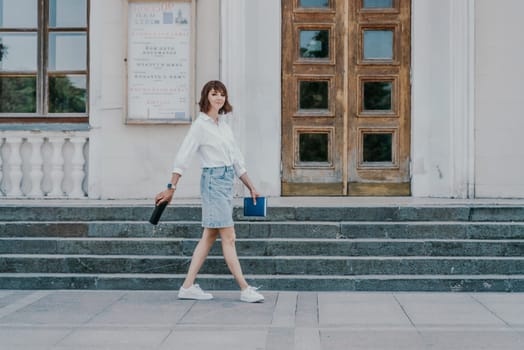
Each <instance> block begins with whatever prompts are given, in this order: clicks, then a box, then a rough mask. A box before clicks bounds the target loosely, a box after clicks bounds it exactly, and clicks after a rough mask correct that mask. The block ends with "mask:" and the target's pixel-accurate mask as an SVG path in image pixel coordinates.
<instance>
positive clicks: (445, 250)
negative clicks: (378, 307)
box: [0, 238, 524, 257]
mask: <svg viewBox="0 0 524 350" xmlns="http://www.w3.org/2000/svg"><path fill="white" fill-rule="evenodd" d="M197 243H198V240H197V239H180V238H87V239H84V238H24V239H22V238H1V239H0V254H98V255H104V254H105V255H174V256H191V255H192V254H193V250H194V248H195V246H196V244H197ZM219 243H220V242H217V244H215V245H214V246H213V247H212V248H211V253H210V254H212V255H220V254H221V246H220V244H219ZM236 246H237V251H238V252H239V255H246V256H279V255H285V256H288V255H289V256H301V255H302V256H311V255H313V256H317V255H321V256H505V257H511V256H515V257H518V256H524V240H473V239H467V240H436V239H435V240H432V239H427V240H426V239H277V238H272V239H237V241H236Z"/></svg>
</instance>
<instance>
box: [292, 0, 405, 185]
mask: <svg viewBox="0 0 524 350" xmlns="http://www.w3.org/2000/svg"><path fill="white" fill-rule="evenodd" d="M314 3H317V4H326V6H325V7H324V8H313V7H307V6H306V7H304V8H302V7H301V4H307V5H308V6H309V5H312V4H314ZM382 3H384V4H386V5H388V3H389V5H388V6H390V7H388V8H377V7H376V6H377V2H375V1H371V2H370V1H366V0H352V1H342V0H340V1H339V0H330V1H326V2H315V1H306V2H302V1H301V0H283V2H282V4H283V7H282V193H283V195H346V194H348V195H409V192H410V190H409V188H410V174H409V156H410V154H409V147H410V81H409V74H410V55H411V54H410V40H411V39H410V6H411V4H410V0H391V1H384V2H382ZM365 6H368V8H364V7H365Z"/></svg>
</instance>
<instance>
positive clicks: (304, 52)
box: [300, 30, 329, 58]
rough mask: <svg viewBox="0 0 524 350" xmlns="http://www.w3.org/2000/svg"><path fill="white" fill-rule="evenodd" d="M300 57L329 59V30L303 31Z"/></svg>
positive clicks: (301, 32)
mask: <svg viewBox="0 0 524 350" xmlns="http://www.w3.org/2000/svg"><path fill="white" fill-rule="evenodd" d="M300 57H302V58H329V30H301V31H300Z"/></svg>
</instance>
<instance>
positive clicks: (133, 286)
mask: <svg viewBox="0 0 524 350" xmlns="http://www.w3.org/2000/svg"><path fill="white" fill-rule="evenodd" d="M184 277H185V275H182V274H180V275H178V274H59V273H53V274H31V273H28V274H23V273H14V274H13V273H0V288H1V289H98V290H117V289H127V290H172V291H173V293H174V294H175V295H176V291H177V290H178V288H179V287H180V285H181V284H182V282H183V280H184ZM246 279H247V280H248V283H250V284H251V285H254V286H262V288H263V289H265V290H281V291H286V290H292V291H429V292H437V291H438V292H524V275H511V276H510V275H482V276H475V275H456V276H450V275H417V276H401V275H366V276H339V275H337V276H332V275H329V276H325V275H322V276H318V275H307V276H306V275H281V276H273V275H246ZM197 282H198V283H199V284H200V285H201V286H202V288H204V289H206V290H210V291H212V290H238V286H237V285H236V283H235V281H234V280H233V278H232V277H231V276H225V275H224V276H222V275H205V274H202V275H199V276H198V281H197Z"/></svg>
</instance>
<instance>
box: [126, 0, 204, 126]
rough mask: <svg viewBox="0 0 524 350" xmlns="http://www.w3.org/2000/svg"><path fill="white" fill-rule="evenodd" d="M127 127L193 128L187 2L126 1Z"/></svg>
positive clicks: (189, 7)
mask: <svg viewBox="0 0 524 350" xmlns="http://www.w3.org/2000/svg"><path fill="white" fill-rule="evenodd" d="M127 13H128V16H127V58H126V62H127V108H126V123H127V124H175V123H191V120H192V117H191V115H192V113H193V108H192V107H193V105H194V103H193V102H194V101H193V99H194V97H193V94H192V91H193V81H194V69H193V67H194V64H193V61H194V54H193V53H194V43H193V38H194V18H195V16H194V6H193V2H192V1H191V0H165V1H151V0H136V1H135V0H127Z"/></svg>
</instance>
